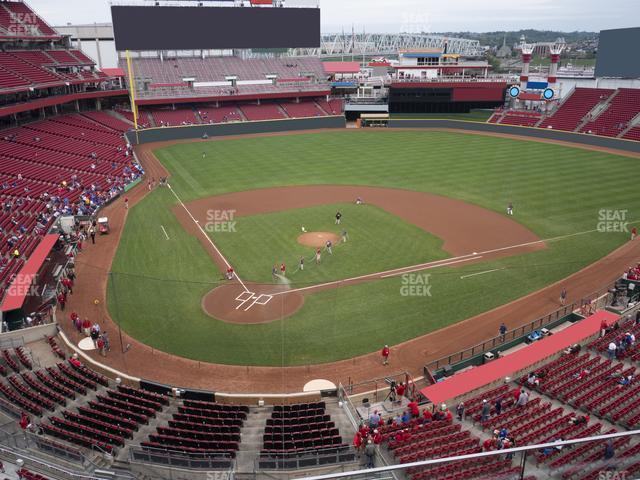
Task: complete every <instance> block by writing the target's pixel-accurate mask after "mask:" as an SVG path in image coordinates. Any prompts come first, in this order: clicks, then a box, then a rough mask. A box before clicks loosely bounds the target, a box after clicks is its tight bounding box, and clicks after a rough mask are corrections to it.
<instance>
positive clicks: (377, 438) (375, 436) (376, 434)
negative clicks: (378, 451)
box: [373, 430, 382, 445]
mask: <svg viewBox="0 0 640 480" xmlns="http://www.w3.org/2000/svg"><path fill="white" fill-rule="evenodd" d="M373 443H375V444H376V445H380V444H381V443H382V434H381V433H380V431H379V430H374V431H373Z"/></svg>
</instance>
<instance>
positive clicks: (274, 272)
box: [271, 265, 278, 280]
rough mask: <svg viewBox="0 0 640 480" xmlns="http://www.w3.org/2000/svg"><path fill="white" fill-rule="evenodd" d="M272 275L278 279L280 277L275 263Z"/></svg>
mask: <svg viewBox="0 0 640 480" xmlns="http://www.w3.org/2000/svg"><path fill="white" fill-rule="evenodd" d="M271 277H272V278H273V279H274V280H277V278H278V267H276V266H275V265H274V266H273V268H272V269H271Z"/></svg>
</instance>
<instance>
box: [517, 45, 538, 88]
mask: <svg viewBox="0 0 640 480" xmlns="http://www.w3.org/2000/svg"><path fill="white" fill-rule="evenodd" d="M534 47H535V45H533V44H530V43H525V42H524V36H523V37H522V43H521V44H520V50H522V73H521V74H520V90H522V91H525V90H526V89H527V82H528V81H529V66H530V64H531V54H532V53H533V49H534Z"/></svg>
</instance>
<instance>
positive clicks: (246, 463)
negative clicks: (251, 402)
mask: <svg viewBox="0 0 640 480" xmlns="http://www.w3.org/2000/svg"><path fill="white" fill-rule="evenodd" d="M272 412H273V407H252V408H250V409H249V415H247V419H246V420H245V421H244V424H243V425H242V428H241V429H240V439H241V442H240V449H239V450H238V452H237V456H236V471H237V472H239V473H249V472H253V471H254V465H255V463H254V462H255V460H256V459H257V454H258V452H260V450H261V449H262V437H263V435H264V427H265V425H266V424H267V418H270V417H271V413H272Z"/></svg>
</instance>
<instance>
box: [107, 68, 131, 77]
mask: <svg viewBox="0 0 640 480" xmlns="http://www.w3.org/2000/svg"><path fill="white" fill-rule="evenodd" d="M101 70H102V73H104V74H105V75H108V76H110V77H124V75H125V73H124V70H123V69H122V68H103V69H101Z"/></svg>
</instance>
